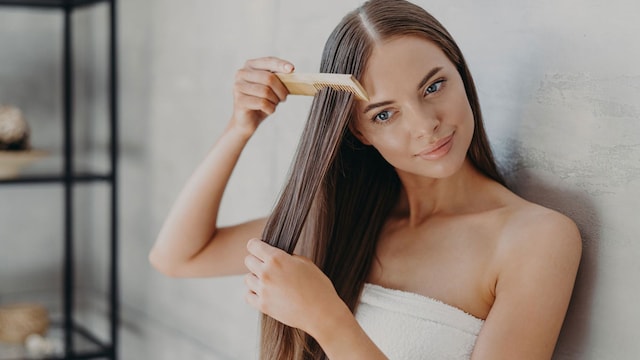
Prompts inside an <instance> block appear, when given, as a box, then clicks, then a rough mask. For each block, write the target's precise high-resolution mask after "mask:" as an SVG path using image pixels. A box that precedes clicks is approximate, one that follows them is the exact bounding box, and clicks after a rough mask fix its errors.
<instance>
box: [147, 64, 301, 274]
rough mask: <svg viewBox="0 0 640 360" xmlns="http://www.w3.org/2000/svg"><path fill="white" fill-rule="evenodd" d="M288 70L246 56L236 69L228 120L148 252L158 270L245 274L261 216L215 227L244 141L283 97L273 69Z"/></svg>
mask: <svg viewBox="0 0 640 360" xmlns="http://www.w3.org/2000/svg"><path fill="white" fill-rule="evenodd" d="M291 70H293V65H291V64H290V63H288V62H286V61H284V60H281V59H277V58H260V59H255V60H249V61H248V62H247V63H246V64H245V66H244V67H243V68H242V69H240V70H238V72H237V75H236V82H235V85H234V111H233V116H232V118H231V121H230V122H229V125H228V126H227V128H226V129H225V131H224V133H223V134H222V136H221V137H220V138H219V139H218V141H217V142H216V143H215V145H214V146H213V147H212V149H211V150H210V151H209V153H208V154H207V155H206V157H205V158H204V160H203V161H202V163H201V164H200V165H199V167H198V168H197V169H196V170H195V172H194V173H193V175H192V176H191V177H190V179H189V180H188V181H187V184H186V185H185V187H184V188H183V189H182V191H181V193H180V194H179V196H178V198H177V200H176V202H175V204H174V205H173V207H172V208H171V211H170V213H169V215H168V217H167V219H166V221H165V223H164V224H163V226H162V229H161V230H160V233H159V235H158V238H157V240H156V242H155V244H154V246H153V248H152V250H151V253H150V254H149V260H150V262H151V263H152V264H153V266H154V267H155V268H156V269H158V270H159V271H160V272H162V273H164V274H166V275H169V276H176V277H201V276H221V275H232V274H241V273H245V272H246V268H245V267H244V265H243V259H244V257H245V256H246V254H247V252H246V249H245V244H246V241H247V240H248V239H249V238H251V237H257V236H260V234H261V232H262V229H263V227H264V219H259V220H255V221H250V222H247V223H243V224H239V225H236V226H231V227H226V228H218V227H217V218H218V211H219V209H220V202H221V200H222V195H223V193H224V190H225V188H226V186H227V182H228V181H229V177H230V176H231V173H232V171H233V169H234V168H235V166H236V163H237V161H238V158H239V157H240V154H241V153H242V150H243V149H244V147H245V145H246V144H247V142H248V141H249V139H250V138H251V136H252V135H253V133H254V132H255V130H256V129H257V127H258V126H259V124H260V123H261V122H262V121H263V120H264V119H265V118H266V117H267V116H268V115H270V114H272V113H273V112H274V111H275V109H276V106H277V105H278V104H279V103H280V102H281V101H283V100H285V99H286V96H287V90H286V88H285V87H284V85H283V84H282V83H281V82H280V81H279V80H278V78H277V77H276V76H275V75H274V74H273V72H289V71H291Z"/></svg>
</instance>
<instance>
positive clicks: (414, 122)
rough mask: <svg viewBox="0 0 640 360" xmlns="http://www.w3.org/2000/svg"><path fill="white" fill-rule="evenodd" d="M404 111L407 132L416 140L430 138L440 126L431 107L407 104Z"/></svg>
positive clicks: (436, 115)
mask: <svg viewBox="0 0 640 360" xmlns="http://www.w3.org/2000/svg"><path fill="white" fill-rule="evenodd" d="M406 108H407V110H406V111H405V114H406V115H405V121H406V126H407V130H408V131H409V133H410V134H411V135H412V137H414V138H416V139H421V138H424V137H431V136H432V135H433V134H435V133H436V131H437V130H438V127H439V126H440V119H439V118H438V114H437V112H436V110H435V109H434V108H433V106H425V105H421V104H417V103H414V104H409V105H408V106H407V107H406Z"/></svg>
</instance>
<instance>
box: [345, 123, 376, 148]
mask: <svg viewBox="0 0 640 360" xmlns="http://www.w3.org/2000/svg"><path fill="white" fill-rule="evenodd" d="M349 131H351V133H352V134H353V136H355V137H356V139H358V140H359V141H360V142H361V143H362V144H364V145H371V142H370V141H369V140H367V138H366V137H365V136H364V135H363V134H362V132H361V131H360V130H358V126H357V125H356V124H355V121H350V122H349Z"/></svg>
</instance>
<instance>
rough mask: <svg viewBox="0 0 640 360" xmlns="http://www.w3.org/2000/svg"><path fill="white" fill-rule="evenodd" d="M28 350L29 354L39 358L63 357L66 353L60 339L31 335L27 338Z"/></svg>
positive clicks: (26, 345)
mask: <svg viewBox="0 0 640 360" xmlns="http://www.w3.org/2000/svg"><path fill="white" fill-rule="evenodd" d="M24 345H25V347H26V348H27V353H28V354H29V355H32V356H36V357H38V358H41V357H45V356H51V355H62V354H63V353H64V351H63V346H62V341H60V339H53V338H48V337H44V336H42V335H40V334H31V335H29V336H27V339H26V340H25V343H24Z"/></svg>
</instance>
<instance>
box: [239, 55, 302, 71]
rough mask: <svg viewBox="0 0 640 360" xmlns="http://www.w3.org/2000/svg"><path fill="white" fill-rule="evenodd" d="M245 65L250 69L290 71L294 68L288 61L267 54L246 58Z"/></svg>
mask: <svg viewBox="0 0 640 360" xmlns="http://www.w3.org/2000/svg"><path fill="white" fill-rule="evenodd" d="M245 66H247V67H250V68H252V69H260V70H268V71H271V72H286V73H289V72H292V71H293V70H294V69H295V66H293V64H292V63H290V62H289V61H286V60H283V59H280V58H277V57H275V56H267V57H262V58H258V59H251V60H248V61H247V62H246V64H245Z"/></svg>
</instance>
